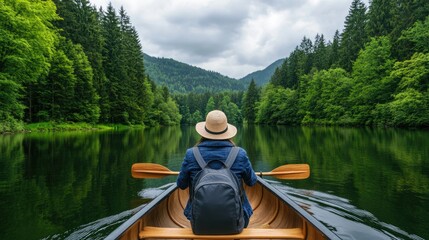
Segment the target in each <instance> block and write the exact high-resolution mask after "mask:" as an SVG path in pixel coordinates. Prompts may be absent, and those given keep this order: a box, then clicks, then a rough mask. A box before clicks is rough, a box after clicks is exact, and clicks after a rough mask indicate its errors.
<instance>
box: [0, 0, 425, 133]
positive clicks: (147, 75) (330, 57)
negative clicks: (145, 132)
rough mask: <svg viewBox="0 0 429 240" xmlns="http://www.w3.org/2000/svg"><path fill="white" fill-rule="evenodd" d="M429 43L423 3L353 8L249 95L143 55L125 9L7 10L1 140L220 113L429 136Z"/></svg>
mask: <svg viewBox="0 0 429 240" xmlns="http://www.w3.org/2000/svg"><path fill="white" fill-rule="evenodd" d="M428 39H429V2H427V1H426V0H416V1H406V0H395V1H393V0H390V1H389V0H373V1H371V2H370V5H369V6H368V7H367V6H365V4H364V3H363V2H362V1H361V0H353V1H352V3H351V6H350V9H349V14H348V15H347V17H346V19H345V22H344V29H343V30H342V32H341V33H340V32H339V31H336V33H335V34H334V36H333V39H332V40H329V41H328V40H326V39H325V36H324V35H323V34H317V35H316V36H315V39H314V40H313V41H312V40H311V39H309V38H308V37H306V36H305V37H303V39H302V42H301V43H300V44H299V45H298V46H297V47H296V48H295V50H294V51H293V52H292V53H291V54H290V55H289V56H288V57H286V58H285V59H284V61H282V65H281V66H280V67H278V68H276V69H275V71H274V74H273V75H272V77H271V79H270V82H269V84H267V85H264V86H263V87H261V86H260V85H261V83H258V82H255V81H254V80H253V81H250V79H247V80H246V81H247V82H248V81H250V84H249V85H248V87H247V89H246V87H245V86H244V87H243V85H242V81H241V83H240V82H239V81H237V82H235V80H233V79H230V78H227V77H224V76H222V75H220V74H218V73H214V72H208V71H204V70H202V69H199V68H195V67H191V68H189V66H188V65H186V64H181V63H179V62H177V61H174V60H172V59H157V58H151V57H149V56H147V55H146V56H144V55H143V52H142V46H141V44H140V41H139V38H138V34H137V32H136V30H135V28H134V27H133V25H132V24H131V22H130V19H129V17H128V16H127V13H126V11H125V10H124V9H123V8H121V9H119V11H116V10H115V9H114V8H113V7H112V5H111V4H110V5H109V6H108V7H107V9H102V8H100V9H96V8H95V7H94V6H92V5H91V4H90V2H89V1H88V0H48V1H30V0H0V132H6V131H16V130H22V129H24V125H25V124H26V123H34V122H86V123H106V124H110V123H113V124H136V125H145V126H153V125H172V124H178V123H179V122H181V123H186V124H192V123H195V122H197V121H201V120H203V119H204V116H205V114H206V113H207V112H208V111H209V110H211V109H213V108H219V109H222V110H223V111H225V112H226V113H227V115H228V116H229V119H230V121H231V122H235V123H240V122H243V121H245V122H248V123H259V124H288V125H299V124H322V125H350V126H362V125H368V126H394V127H428V126H429V89H428V84H429V42H428ZM161 60H162V61H163V62H164V63H165V62H166V61H167V62H168V64H164V65H159V64H157V65H156V67H153V66H155V65H154V63H156V62H159V61H161ZM151 64H152V65H151ZM146 65H149V66H151V67H153V68H149V69H150V70H149V69H148V68H147V66H146ZM159 66H162V67H159ZM271 70H272V69H271ZM184 73H186V74H187V76H191V77H189V78H184V77H183V76H184ZM189 73H192V74H189ZM155 78H156V79H163V80H162V81H164V82H162V81H159V82H157V83H155V81H154V80H151V79H155ZM229 80H231V81H229ZM247 82H246V83H247ZM258 85H259V86H258ZM212 86H218V88H215V87H212ZM189 91H191V92H189Z"/></svg>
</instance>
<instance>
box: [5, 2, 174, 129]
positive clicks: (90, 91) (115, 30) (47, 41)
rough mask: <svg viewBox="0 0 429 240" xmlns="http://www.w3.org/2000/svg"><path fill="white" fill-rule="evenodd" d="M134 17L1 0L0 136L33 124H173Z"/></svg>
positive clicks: (71, 5)
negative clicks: (153, 78) (147, 67)
mask: <svg viewBox="0 0 429 240" xmlns="http://www.w3.org/2000/svg"><path fill="white" fill-rule="evenodd" d="M180 118H181V116H180V113H179V110H178V107H177V104H176V103H175V102H174V100H173V99H172V97H170V94H169V92H168V89H167V88H165V87H159V86H156V84H155V83H154V82H153V81H151V80H150V78H149V77H148V76H147V75H146V74H145V68H144V63H143V52H142V46H141V44H140V40H139V38H138V34H137V32H136V30H135V28H134V27H133V26H132V24H131V22H130V19H129V16H127V14H126V12H125V10H124V9H123V8H121V9H120V10H119V11H116V10H115V9H114V8H113V7H112V5H111V4H110V5H109V6H108V7H107V9H105V10H103V9H101V8H100V9H99V10H97V9H95V7H94V6H92V5H91V4H90V2H89V1H87V0H73V1H72V0H54V1H50V0H49V1H30V0H0V132H8V131H19V130H23V129H24V126H25V124H27V123H34V122H58V123H59V122H72V123H73V122H84V123H92V124H95V123H102V124H126V125H143V126H154V125H172V124H178V123H179V122H180Z"/></svg>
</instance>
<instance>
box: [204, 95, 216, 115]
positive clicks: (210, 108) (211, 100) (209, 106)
mask: <svg viewBox="0 0 429 240" xmlns="http://www.w3.org/2000/svg"><path fill="white" fill-rule="evenodd" d="M215 109H216V105H215V101H214V98H213V97H210V98H209V100H208V101H207V105H206V111H205V115H207V114H208V113H209V112H210V111H213V110H215Z"/></svg>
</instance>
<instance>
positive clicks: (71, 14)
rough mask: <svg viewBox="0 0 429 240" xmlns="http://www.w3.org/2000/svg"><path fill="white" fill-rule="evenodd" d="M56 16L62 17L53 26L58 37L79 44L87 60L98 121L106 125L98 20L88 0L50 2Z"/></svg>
mask: <svg viewBox="0 0 429 240" xmlns="http://www.w3.org/2000/svg"><path fill="white" fill-rule="evenodd" d="M54 2H55V4H56V6H57V13H58V15H59V16H61V17H62V19H61V20H59V21H56V22H55V25H56V26H57V27H58V28H61V31H60V33H61V35H62V36H64V37H66V38H67V39H70V40H71V41H72V42H73V43H75V44H80V45H81V46H82V48H83V51H84V52H85V55H86V56H87V58H88V60H89V62H90V64H91V67H92V74H93V81H92V82H93V83H92V84H93V86H94V88H95V89H96V91H97V94H98V95H99V97H100V99H99V106H100V109H101V113H100V114H101V121H102V122H107V121H108V120H107V119H106V118H107V116H106V115H107V113H106V112H105V111H104V110H105V109H108V108H109V107H108V94H107V86H106V76H105V74H104V68H103V55H102V54H103V52H102V51H103V42H104V39H103V35H102V26H101V19H100V17H99V14H98V12H97V10H96V9H95V7H93V6H91V5H90V2H89V1H88V0H54Z"/></svg>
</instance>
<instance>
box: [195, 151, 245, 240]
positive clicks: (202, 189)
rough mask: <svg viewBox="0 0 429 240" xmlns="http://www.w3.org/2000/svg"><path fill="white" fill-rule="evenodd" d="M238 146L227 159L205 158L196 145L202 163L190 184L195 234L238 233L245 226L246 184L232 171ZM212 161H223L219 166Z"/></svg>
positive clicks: (197, 156) (199, 161) (198, 160)
mask: <svg viewBox="0 0 429 240" xmlns="http://www.w3.org/2000/svg"><path fill="white" fill-rule="evenodd" d="M238 151H239V148H238V147H233V148H232V149H231V152H230V153H229V155H228V158H227V160H226V161H225V162H223V161H221V160H211V161H209V162H207V163H206V162H205V161H204V159H203V158H202V156H201V153H200V151H199V150H198V147H194V148H193V153H194V156H195V159H196V160H197V162H198V164H199V165H200V167H201V169H202V170H201V171H200V172H198V173H197V175H196V176H195V179H194V181H193V184H192V187H191V193H190V198H191V204H192V214H191V215H192V217H191V226H192V231H193V233H194V234H207V235H216V234H223V235H225V234H238V233H240V232H241V231H242V230H243V227H244V212H243V205H242V201H243V196H242V194H243V186H242V184H241V183H240V182H239V180H238V178H237V176H236V175H235V174H234V173H233V172H232V171H231V169H230V168H231V166H232V164H233V163H234V161H235V158H236V157H237V154H238ZM212 161H219V162H221V163H222V164H223V167H222V168H220V169H212V168H210V167H209V166H208V165H209V163H210V162H212Z"/></svg>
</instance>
